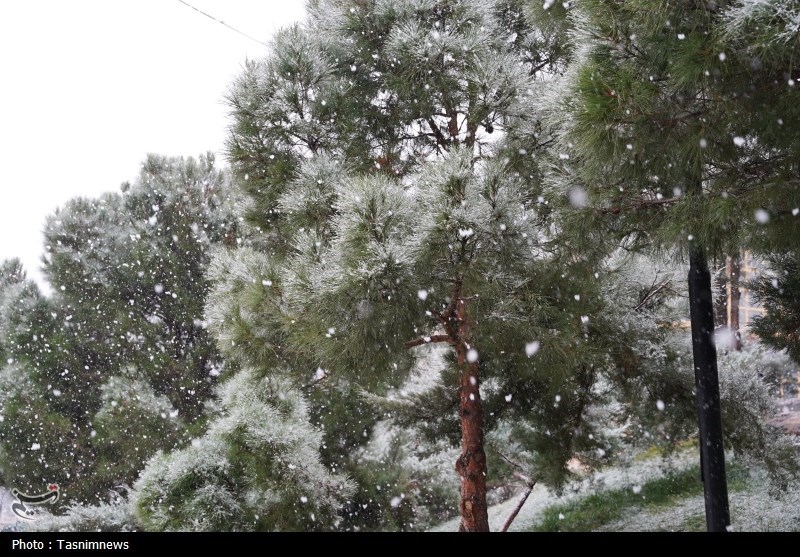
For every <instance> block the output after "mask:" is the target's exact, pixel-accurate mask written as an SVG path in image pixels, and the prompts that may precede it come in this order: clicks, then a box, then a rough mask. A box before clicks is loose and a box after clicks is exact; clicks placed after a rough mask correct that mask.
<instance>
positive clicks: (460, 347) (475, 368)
mask: <svg viewBox="0 0 800 557" xmlns="http://www.w3.org/2000/svg"><path fill="white" fill-rule="evenodd" d="M457 303H458V306H457V307H456V311H455V317H456V324H457V325H456V327H457V332H456V335H455V336H456V338H457V342H456V343H455V350H456V363H457V365H458V369H459V371H460V373H459V389H458V392H459V405H458V408H459V413H460V415H461V455H460V456H459V457H458V460H457V461H456V471H457V472H458V475H459V477H460V478H461V525H460V526H459V528H458V530H459V532H488V531H489V511H488V506H487V504H486V452H485V451H484V448H483V408H482V406H481V393H480V377H479V372H480V365H479V363H478V360H477V359H474V358H469V357H468V354H469V350H470V349H469V347H468V345H467V342H466V340H467V339H468V338H469V320H468V316H467V315H466V314H465V311H464V302H463V300H460V301H459V302H457ZM470 359H474V361H472V362H470V361H469V360H470Z"/></svg>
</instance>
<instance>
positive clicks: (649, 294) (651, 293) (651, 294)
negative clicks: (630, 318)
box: [633, 280, 670, 311]
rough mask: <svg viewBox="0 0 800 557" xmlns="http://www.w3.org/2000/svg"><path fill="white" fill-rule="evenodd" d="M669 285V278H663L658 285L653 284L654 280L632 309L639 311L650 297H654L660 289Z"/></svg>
mask: <svg viewBox="0 0 800 557" xmlns="http://www.w3.org/2000/svg"><path fill="white" fill-rule="evenodd" d="M669 285H670V281H669V280H665V281H664V282H662V283H661V284H660V285H659V286H657V287H656V286H655V282H653V285H652V286H651V287H650V289H649V290H648V291H647V294H645V296H644V298H642V301H640V302H639V303H638V304H636V307H634V308H633V311H639V309H641V308H642V306H644V305H645V304H646V303H647V302H648V301H650V300H651V299H652V298H653V297H654V296H655V295H656V294H658V293H659V292H661V291H662V290H664V289H665V288H667V287H668V286H669Z"/></svg>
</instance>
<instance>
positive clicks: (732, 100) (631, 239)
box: [556, 0, 796, 530]
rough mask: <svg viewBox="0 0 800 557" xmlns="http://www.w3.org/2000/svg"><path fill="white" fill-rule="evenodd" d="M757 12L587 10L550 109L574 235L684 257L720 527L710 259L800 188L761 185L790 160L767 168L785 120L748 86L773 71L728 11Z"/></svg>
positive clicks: (723, 510)
mask: <svg viewBox="0 0 800 557" xmlns="http://www.w3.org/2000/svg"><path fill="white" fill-rule="evenodd" d="M645 4H647V5H645ZM754 5H755V3H753V2H739V3H737V2H732V3H721V4H720V3H716V4H714V5H713V6H709V5H706V4H703V3H695V4H692V3H689V4H686V3H684V2H661V3H658V4H657V5H652V4H651V3H641V2H625V3H615V2H609V1H604V0H599V1H593V0H592V1H585V2H581V3H580V4H579V9H578V11H576V12H575V14H574V16H573V18H572V19H573V22H574V23H575V28H576V31H575V36H576V37H581V39H580V40H583V41H585V45H586V46H585V48H584V49H583V51H582V52H580V53H579V54H578V55H577V56H576V58H575V62H574V66H573V68H572V69H571V70H569V71H568V76H567V78H566V79H565V80H564V81H563V83H565V84H568V85H566V87H565V88H563V89H561V88H559V89H558V93H557V94H563V95H564V97H565V98H563V99H561V100H563V101H564V103H563V104H560V101H559V102H558V103H556V106H559V107H560V108H562V109H563V108H564V107H566V108H567V111H568V113H569V114H570V118H568V119H567V120H566V121H565V122H562V124H565V125H563V129H564V133H563V135H562V136H561V143H560V149H561V152H562V153H563V155H564V156H563V158H562V160H566V159H569V160H570V163H569V164H566V163H562V167H567V166H569V168H570V170H567V169H566V168H565V169H564V170H563V171H562V172H561V175H562V176H569V177H570V178H569V180H568V182H569V183H570V184H571V187H573V188H577V189H575V190H573V191H580V192H584V193H585V194H586V196H587V198H588V203H587V204H586V208H585V210H582V211H580V212H576V216H577V217H578V218H579V219H581V220H582V222H580V223H576V227H575V228H573V230H575V231H576V232H577V233H578V234H584V235H586V237H591V238H597V236H596V235H592V233H591V230H595V231H596V230H602V231H603V234H604V235H607V236H606V237H608V238H611V239H613V240H614V241H617V240H618V239H620V238H624V239H625V241H626V242H627V245H628V246H629V247H631V248H639V247H645V246H647V247H649V248H655V249H656V250H658V249H664V248H667V249H673V248H674V249H676V250H677V251H678V252H679V253H680V254H683V255H684V256H685V257H686V258H687V259H688V260H689V267H690V269H689V277H690V280H689V296H690V308H691V322H692V338H693V343H694V349H693V354H694V367H695V372H696V385H695V388H696V392H697V408H698V416H699V421H700V437H701V440H702V441H701V451H702V454H701V458H702V463H703V474H704V483H705V488H706V496H707V507H706V508H707V519H708V527H709V529H712V530H722V529H724V528H726V527H727V526H728V524H729V521H730V518H729V513H728V508H727V488H726V481H725V473H724V453H723V448H722V429H721V414H720V408H719V391H718V379H717V369H716V367H717V364H716V350H715V347H714V343H713V329H714V327H713V318H712V306H711V302H712V291H711V287H710V276H709V272H708V264H707V260H708V258H709V257H711V256H714V255H718V256H722V255H724V254H725V253H736V252H737V250H738V249H739V247H740V246H741V245H742V242H743V241H745V240H744V239H747V238H752V237H753V236H758V235H762V234H763V233H764V231H763V230H759V225H761V224H764V223H765V222H766V220H767V219H768V218H769V215H768V214H767V212H766V211H765V210H764V208H763V206H764V203H767V202H769V204H770V205H773V204H775V205H777V206H785V204H786V200H787V197H791V196H793V195H796V194H790V193H789V192H790V191H796V188H795V187H794V186H791V187H790V188H788V189H787V190H785V191H780V192H779V191H777V190H776V188H773V187H767V186H768V185H769V184H770V182H771V181H773V180H775V179H777V178H778V177H779V176H783V179H785V173H786V172H787V170H788V169H789V168H790V166H787V164H786V163H787V159H784V158H783V157H780V156H779V157H777V158H776V159H775V160H773V155H774V154H775V151H774V150H770V149H769V148H768V147H767V144H766V142H767V141H771V140H767V139H766V138H768V137H770V136H771V135H772V134H773V133H774V132H775V131H776V130H778V129H779V128H780V125H781V124H780V123H779V122H778V121H777V119H775V118H769V116H768V115H765V114H763V111H762V110H761V107H763V106H764V101H765V99H766V97H762V96H761V94H762V92H761V90H759V89H758V88H757V87H756V88H753V87H752V86H751V84H752V79H754V78H755V79H756V80H759V81H761V80H762V78H763V82H764V83H765V84H766V82H767V81H769V80H772V79H773V76H774V73H772V74H770V77H767V76H766V75H765V74H762V73H760V71H761V68H762V64H761V62H760V60H759V61H758V62H754V58H753V56H752V54H748V53H747V50H748V48H750V47H752V46H755V43H752V44H750V45H748V46H743V45H741V44H737V41H738V40H739V38H738V37H737V39H736V40H731V39H732V35H728V34H726V33H727V32H728V30H729V29H730V27H726V22H729V20H730V18H731V17H732V16H730V13H731V12H730V11H727V12H726V10H734V11H735V10H736V9H740V8H741V9H744V10H745V11H752V9H753V8H754ZM759 9H760V8H759ZM762 21H765V20H762ZM776 69H777V68H774V67H773V71H775V70H776ZM561 114H562V113H561V112H558V113H557V114H556V117H557V118H559V119H562V120H563V116H561ZM784 141H786V140H785V139H784ZM785 153H786V154H787V155H788V154H789V152H788V151H786V152H785ZM756 176H758V177H759V178H758V179H756V180H753V178H754V177H756ZM563 183H564V182H563V181H562V191H563V189H566V187H565V186H563ZM773 183H774V182H773ZM785 183H787V182H785ZM787 184H788V183H787ZM567 187H568V186H567ZM765 217H766V218H765ZM609 232H612V233H613V234H611V235H608V233H609ZM747 241H751V240H747Z"/></svg>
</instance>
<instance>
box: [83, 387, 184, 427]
mask: <svg viewBox="0 0 800 557" xmlns="http://www.w3.org/2000/svg"><path fill="white" fill-rule="evenodd" d="M100 392H101V395H100V396H101V400H102V401H103V406H102V408H101V410H100V412H98V414H97V418H98V419H102V418H103V417H104V416H105V415H106V414H108V413H111V412H113V411H114V410H113V409H114V408H115V407H117V406H118V405H125V406H136V407H137V408H139V409H140V410H142V411H143V412H145V413H146V414H148V415H151V416H163V417H166V416H174V415H175V409H174V408H173V406H172V403H171V402H170V401H169V399H168V398H167V397H166V396H164V395H157V394H156V393H155V391H153V387H152V386H151V385H150V383H148V382H147V381H141V380H137V379H129V378H126V377H111V378H109V379H108V381H106V383H105V384H103V385H102V386H101V387H100Z"/></svg>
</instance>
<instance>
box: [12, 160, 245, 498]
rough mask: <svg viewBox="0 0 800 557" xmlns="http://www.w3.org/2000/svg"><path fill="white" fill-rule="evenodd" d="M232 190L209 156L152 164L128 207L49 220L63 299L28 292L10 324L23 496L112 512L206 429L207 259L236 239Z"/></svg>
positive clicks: (86, 208) (105, 206)
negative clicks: (126, 489) (112, 496)
mask: <svg viewBox="0 0 800 557" xmlns="http://www.w3.org/2000/svg"><path fill="white" fill-rule="evenodd" d="M226 181H227V177H226V176H225V174H223V173H222V172H220V171H219V170H217V169H216V168H215V167H214V161H213V158H212V157H210V156H204V157H201V158H200V159H199V160H195V159H178V158H172V159H170V158H166V157H160V156H155V155H151V156H149V157H148V158H147V160H146V161H145V162H144V164H143V165H142V171H141V174H140V176H139V178H138V180H136V182H135V183H134V184H124V185H123V188H122V192H121V194H120V193H117V194H106V195H104V196H102V197H100V198H99V199H85V198H76V199H73V200H71V201H70V202H68V203H67V204H66V205H65V206H64V207H63V208H62V209H60V210H59V211H58V212H57V213H56V214H55V215H53V216H51V217H50V218H49V219H48V222H47V224H46V227H45V241H46V246H47V255H46V257H45V261H44V271H45V276H46V278H47V280H48V281H49V283H50V285H51V286H52V288H53V293H52V294H51V295H50V296H48V297H44V296H41V295H40V294H39V293H38V290H36V289H31V288H28V291H29V295H28V296H27V297H26V298H25V299H24V300H22V301H19V302H16V304H15V306H8V307H9V311H10V313H6V314H5V315H4V319H6V320H11V321H12V322H14V323H15V325H14V327H13V328H12V329H11V331H10V332H9V333H6V335H5V338H6V339H9V340H7V341H5V342H4V343H3V344H4V346H6V347H10V348H8V350H9V353H10V356H9V357H10V358H11V359H13V365H12V366H10V368H9V369H6V370H5V371H4V376H5V379H7V381H8V384H9V387H8V391H6V393H4V400H3V404H4V415H5V417H6V418H7V420H5V421H4V422H3V423H2V424H0V441H2V446H3V468H4V470H6V477H7V480H8V481H9V482H10V483H11V484H12V485H14V486H17V487H18V488H19V489H21V490H23V491H24V490H29V491H32V492H36V490H37V489H41V487H42V486H43V485H45V486H46V485H47V484H48V483H58V484H59V486H61V488H62V491H61V493H62V496H63V501H65V502H67V503H75V502H81V501H91V502H94V501H97V500H98V499H101V500H102V499H105V498H106V496H107V493H108V490H109V489H113V488H116V487H118V486H120V485H123V486H124V485H130V484H131V483H132V482H133V480H134V479H135V478H136V476H137V474H138V472H139V471H140V470H141V468H142V466H143V464H144V462H145V461H146V460H147V459H148V458H149V457H150V456H151V455H152V454H153V453H155V451H156V450H158V449H169V448H172V447H176V446H179V445H181V444H183V443H185V442H187V441H188V438H189V437H188V436H189V432H190V431H191V430H193V429H195V428H196V429H200V428H201V427H202V419H201V417H202V414H203V412H204V403H205V400H206V399H207V398H208V397H209V396H210V393H211V389H212V387H213V385H214V383H215V381H216V375H217V374H218V373H219V367H220V365H221V364H220V359H219V355H218V354H217V352H216V350H215V347H214V346H213V343H212V342H211V340H210V337H209V336H208V334H207V332H206V330H205V325H204V323H203V320H202V310H203V302H204V299H205V296H206V294H207V291H208V288H209V285H208V282H207V280H206V279H205V276H204V270H205V267H206V266H207V264H208V255H207V252H208V249H209V247H210V246H211V245H212V244H215V243H223V242H224V241H226V238H228V237H230V235H231V234H235V229H236V223H235V221H234V220H233V218H232V215H231V206H232V200H231V199H230V198H229V194H228V192H227V191H226V188H227V185H226ZM11 294H12V292H11V291H9V292H8V295H9V296H10V295H11ZM17 306H18V307H17ZM19 455H25V457H24V458H19Z"/></svg>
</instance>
